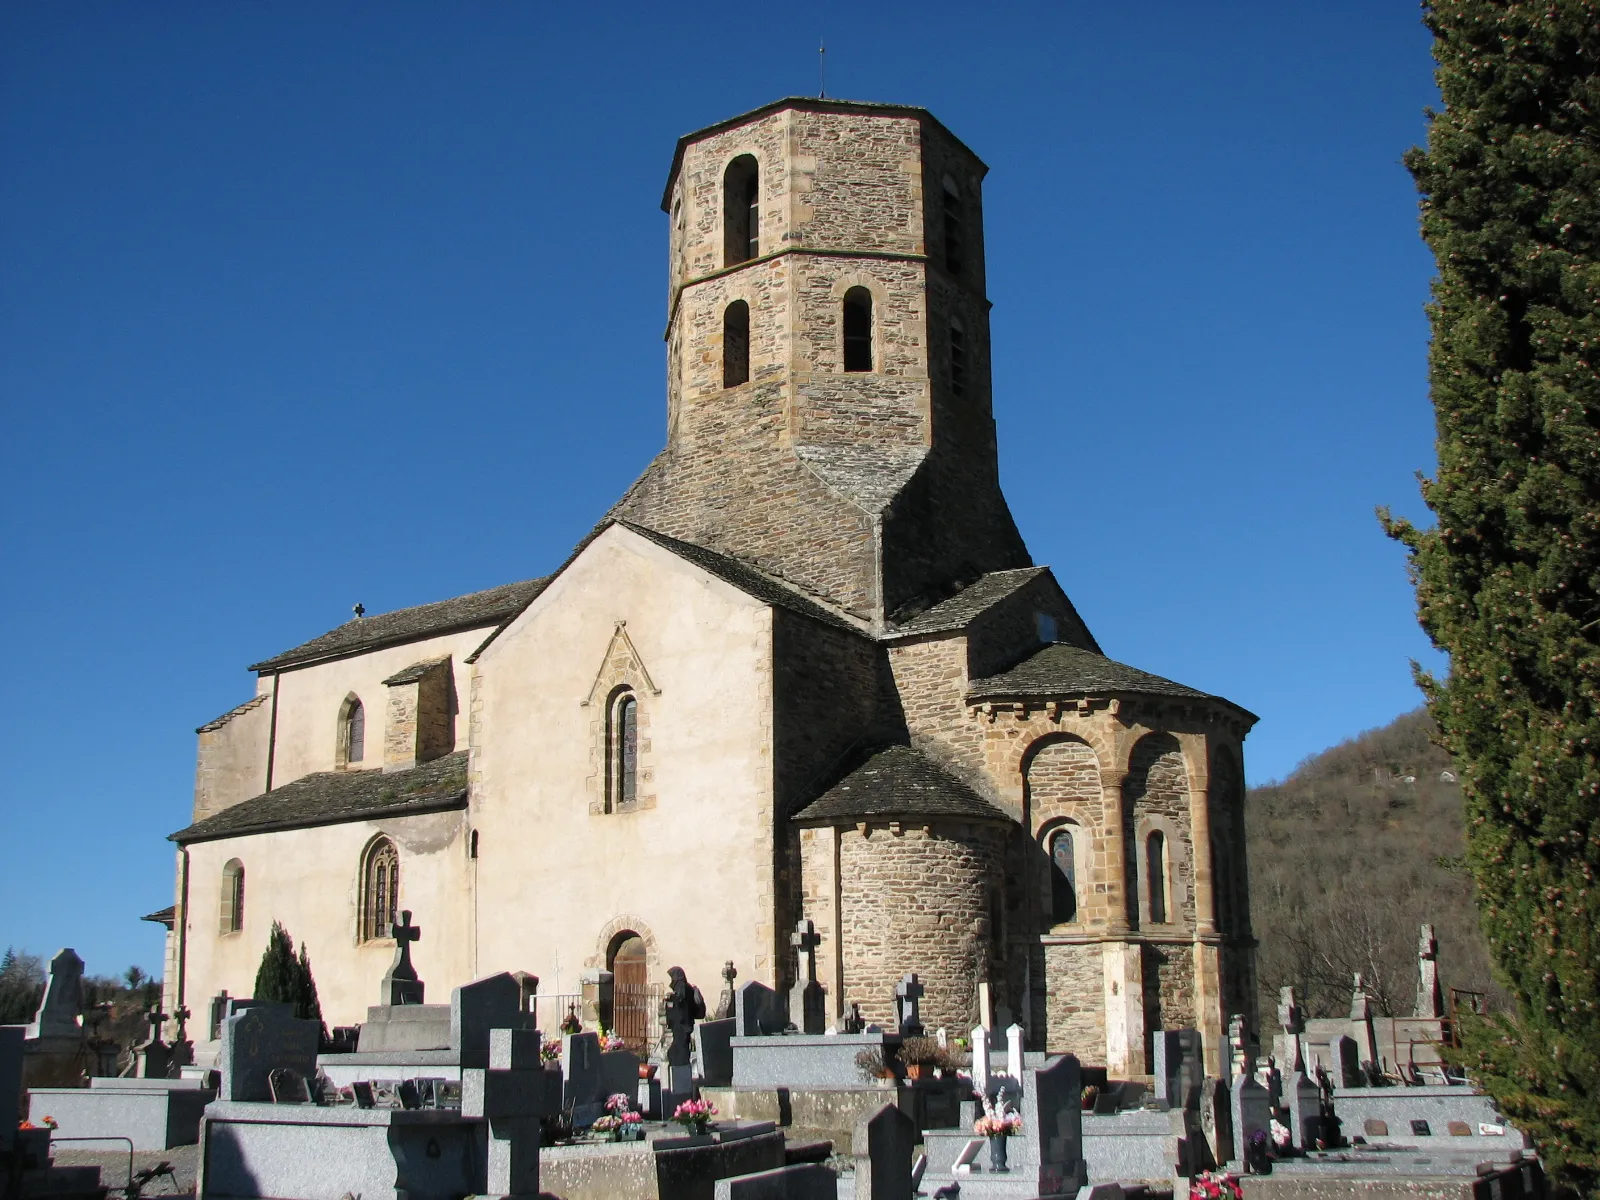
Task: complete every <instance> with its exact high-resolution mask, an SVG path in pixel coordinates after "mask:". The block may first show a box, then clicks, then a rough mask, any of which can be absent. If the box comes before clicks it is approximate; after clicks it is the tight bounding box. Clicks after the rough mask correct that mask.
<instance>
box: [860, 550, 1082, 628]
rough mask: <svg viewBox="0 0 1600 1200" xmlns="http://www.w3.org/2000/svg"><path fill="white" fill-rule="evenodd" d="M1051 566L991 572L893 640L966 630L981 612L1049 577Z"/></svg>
mask: <svg viewBox="0 0 1600 1200" xmlns="http://www.w3.org/2000/svg"><path fill="white" fill-rule="evenodd" d="M1049 570H1050V568H1049V567H1017V568H1015V569H1014V570H1010V571H990V572H989V574H987V575H981V576H979V577H978V578H977V579H976V580H975V581H973V582H972V583H971V584H969V585H968V586H966V587H964V588H962V589H961V590H960V591H959V592H957V593H956V594H955V595H954V596H951V597H950V598H949V599H948V600H941V601H940V602H939V603H938V604H935V605H934V606H933V607H932V608H930V609H927V610H925V611H923V612H920V613H918V614H917V615H916V616H914V617H912V618H911V619H910V620H909V621H906V622H904V623H903V624H901V625H898V626H896V627H895V629H894V631H893V633H891V634H890V635H889V636H890V637H897V636H900V635H902V634H916V633H943V632H945V631H946V630H950V629H965V628H966V627H967V625H968V624H969V623H970V622H971V621H972V619H973V618H974V617H976V616H977V615H978V614H979V613H982V612H983V611H985V610H986V609H988V608H991V607H993V606H994V605H996V604H998V603H1000V601H1002V600H1004V599H1005V598H1006V597H1007V596H1009V595H1011V593H1012V592H1015V591H1016V590H1018V589H1019V588H1021V587H1023V586H1024V585H1025V584H1029V583H1032V582H1033V581H1034V580H1035V579H1037V578H1039V576H1041V575H1044V574H1047V573H1048V572H1049Z"/></svg>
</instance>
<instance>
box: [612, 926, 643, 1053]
mask: <svg viewBox="0 0 1600 1200" xmlns="http://www.w3.org/2000/svg"><path fill="white" fill-rule="evenodd" d="M606 959H607V963H606V965H607V967H608V969H609V970H610V971H611V994H612V1000H611V1031H612V1032H613V1033H614V1034H616V1035H617V1036H618V1037H620V1038H621V1039H622V1040H623V1041H625V1042H626V1043H627V1044H628V1049H630V1050H632V1051H633V1052H634V1053H635V1054H639V1055H645V1054H648V1053H649V1050H650V1018H651V1014H652V1013H653V1011H654V1006H653V1005H652V1003H651V996H650V968H649V966H648V964H647V963H646V961H645V945H644V939H643V938H642V937H640V936H639V935H638V934H637V933H634V932H633V931H632V930H631V929H630V930H624V931H623V932H621V933H619V934H617V936H616V937H614V938H612V939H611V946H610V948H609V949H608V950H607V952H606Z"/></svg>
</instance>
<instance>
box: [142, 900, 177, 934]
mask: <svg viewBox="0 0 1600 1200" xmlns="http://www.w3.org/2000/svg"><path fill="white" fill-rule="evenodd" d="M177 919H178V906H177V905H176V904H169V905H167V906H166V907H165V908H163V909H161V910H159V911H158V912H153V913H147V914H146V915H144V916H142V917H140V918H139V920H141V921H149V922H151V923H152V924H155V925H165V926H166V927H167V928H168V929H171V928H172V923H173V922H174V921H176V920H177Z"/></svg>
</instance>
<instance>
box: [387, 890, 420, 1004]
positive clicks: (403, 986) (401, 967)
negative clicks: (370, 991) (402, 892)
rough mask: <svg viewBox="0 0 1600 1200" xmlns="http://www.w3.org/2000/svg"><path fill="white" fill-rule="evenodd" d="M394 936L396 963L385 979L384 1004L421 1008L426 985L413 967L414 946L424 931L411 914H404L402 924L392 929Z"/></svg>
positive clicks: (405, 910)
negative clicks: (412, 919)
mask: <svg viewBox="0 0 1600 1200" xmlns="http://www.w3.org/2000/svg"><path fill="white" fill-rule="evenodd" d="M389 932H390V933H391V934H392V935H393V936H394V962H392V963H390V964H389V973H388V974H387V975H385V976H384V977H383V987H382V992H381V995H382V998H381V999H380V1000H379V1003H380V1004H421V1003H422V993H423V983H422V980H420V979H418V978H417V969H416V968H415V967H414V966H412V965H411V943H412V942H416V941H420V940H421V939H422V930H421V929H420V928H419V927H417V926H415V925H413V924H412V923H411V910H410V909H409V908H407V909H403V910H401V913H400V920H399V921H398V922H396V923H395V924H394V925H393V926H391V927H390V930H389Z"/></svg>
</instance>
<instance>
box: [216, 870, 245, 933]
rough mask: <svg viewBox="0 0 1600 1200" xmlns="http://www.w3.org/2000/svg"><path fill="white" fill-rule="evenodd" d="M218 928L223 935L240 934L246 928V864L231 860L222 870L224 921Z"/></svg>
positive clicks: (222, 920)
mask: <svg viewBox="0 0 1600 1200" xmlns="http://www.w3.org/2000/svg"><path fill="white" fill-rule="evenodd" d="M218 928H219V929H220V930H221V931H222V932H223V933H238V932H239V931H240V930H241V929H243V928H244V864H243V863H242V862H240V861H239V860H238V859H237V858H230V859H229V860H228V861H227V863H226V864H225V865H224V866H223V868H222V919H221V921H220V922H219V924H218Z"/></svg>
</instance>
